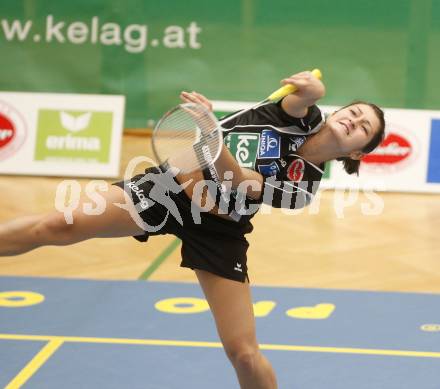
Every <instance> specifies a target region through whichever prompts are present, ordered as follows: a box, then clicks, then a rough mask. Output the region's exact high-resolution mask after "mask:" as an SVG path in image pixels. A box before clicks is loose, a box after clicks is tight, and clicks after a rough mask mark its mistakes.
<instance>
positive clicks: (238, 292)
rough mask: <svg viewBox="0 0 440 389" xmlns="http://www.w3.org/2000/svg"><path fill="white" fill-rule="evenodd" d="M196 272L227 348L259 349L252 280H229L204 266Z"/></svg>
mask: <svg viewBox="0 0 440 389" xmlns="http://www.w3.org/2000/svg"><path fill="white" fill-rule="evenodd" d="M195 272H196V275H197V278H198V280H199V283H200V285H201V287H202V289H203V292H204V293H205V296H206V299H207V300H208V303H209V306H210V308H211V311H212V313H213V315H214V319H215V322H216V325H217V330H218V333H219V336H220V339H221V340H222V343H223V345H224V347H225V350H226V352H227V353H228V354H236V353H246V352H251V351H253V350H255V349H257V348H258V344H257V340H256V333H255V317H254V311H253V305H252V297H251V290H250V287H249V283H247V282H245V283H241V282H238V281H233V280H229V279H226V278H223V277H219V276H217V275H215V274H212V273H209V272H206V271H203V270H196V271H195Z"/></svg>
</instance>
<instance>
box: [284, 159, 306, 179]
mask: <svg viewBox="0 0 440 389" xmlns="http://www.w3.org/2000/svg"><path fill="white" fill-rule="evenodd" d="M304 168H305V164H304V161H303V160H302V159H295V160H294V161H293V162H292V163H291V164H290V165H289V167H288V168H287V178H288V179H289V180H290V181H293V182H299V181H301V180H302V178H303V176H304Z"/></svg>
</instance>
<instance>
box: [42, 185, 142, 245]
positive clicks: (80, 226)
mask: <svg viewBox="0 0 440 389" xmlns="http://www.w3.org/2000/svg"><path fill="white" fill-rule="evenodd" d="M45 224H46V226H47V227H48V228H49V229H52V230H53V229H55V230H57V231H58V233H59V234H63V233H64V234H65V235H66V240H67V241H68V243H73V242H75V241H81V240H85V239H90V238H94V237H101V238H103V237H123V236H132V235H140V234H142V233H143V230H142V228H141V227H140V225H141V224H140V218H139V216H138V214H137V212H136V209H135V207H134V205H133V202H132V201H131V199H130V198H129V196H128V195H127V194H126V193H125V192H124V190H123V189H121V188H119V187H117V186H114V185H111V186H110V187H109V188H108V190H107V191H105V192H101V193H100V200H99V201H98V202H95V203H92V202H91V201H90V199H88V198H81V200H80V201H79V203H78V206H77V207H76V208H75V210H73V212H64V213H63V212H56V213H53V214H51V215H49V216H48V218H47V220H46V223H45Z"/></svg>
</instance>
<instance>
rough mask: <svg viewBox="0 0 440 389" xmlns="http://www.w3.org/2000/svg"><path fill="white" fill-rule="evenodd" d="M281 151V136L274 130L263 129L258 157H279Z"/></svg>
mask: <svg viewBox="0 0 440 389" xmlns="http://www.w3.org/2000/svg"><path fill="white" fill-rule="evenodd" d="M280 151H281V137H280V135H279V134H278V133H277V132H276V131H275V130H269V129H266V130H263V131H262V132H261V139H260V147H259V149H258V157H259V158H279V157H280Z"/></svg>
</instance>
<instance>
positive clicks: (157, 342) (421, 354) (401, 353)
mask: <svg viewBox="0 0 440 389" xmlns="http://www.w3.org/2000/svg"><path fill="white" fill-rule="evenodd" d="M1 339H3V340H31V341H43V342H47V341H49V342H52V341H58V342H60V345H61V344H62V343H63V342H66V343H67V342H71V343H106V344H130V345H143V346H170V347H208V348H223V345H222V344H221V343H220V342H192V341H186V340H161V339H126V338H89V337H78V336H49V335H19V334H0V340H1ZM58 347H59V346H58ZM260 348H261V349H262V350H274V351H301V352H314V353H334V354H363V355H387V356H396V357H417V358H440V352H433V351H407V350H381V349H362V348H347V347H319V346H295V345H283V344H260ZM42 351H43V350H42ZM8 389H11V388H8Z"/></svg>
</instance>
